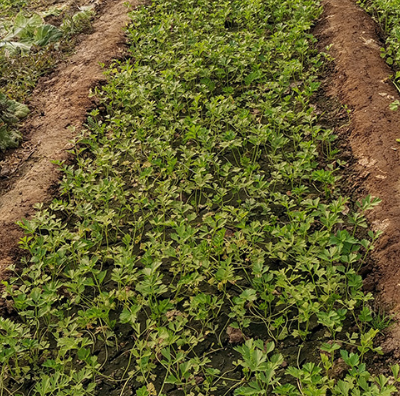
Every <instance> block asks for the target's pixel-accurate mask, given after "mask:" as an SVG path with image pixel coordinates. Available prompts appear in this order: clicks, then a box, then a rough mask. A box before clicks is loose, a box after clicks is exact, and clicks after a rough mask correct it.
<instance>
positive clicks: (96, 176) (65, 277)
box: [0, 0, 399, 396]
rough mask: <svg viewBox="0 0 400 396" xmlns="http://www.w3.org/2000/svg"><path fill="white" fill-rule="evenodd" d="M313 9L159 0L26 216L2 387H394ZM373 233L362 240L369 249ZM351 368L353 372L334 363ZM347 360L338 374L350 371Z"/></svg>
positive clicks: (21, 390)
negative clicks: (383, 363) (325, 108)
mask: <svg viewBox="0 0 400 396" xmlns="http://www.w3.org/2000/svg"><path fill="white" fill-rule="evenodd" d="M320 11H321V10H320V7H319V5H318V2H315V1H309V0H295V1H293V0H291V1H282V0H279V1H278V0H264V1H261V0H240V1H239V0H230V1H210V0H162V1H161V0H154V1H153V3H152V5H149V6H146V7H141V8H139V9H138V10H135V11H133V12H132V13H131V17H132V24H131V26H130V27H129V29H128V36H129V40H130V43H131V55H132V56H131V58H130V59H129V60H126V61H123V62H119V63H116V64H114V65H113V66H112V68H111V69H110V70H109V71H108V76H109V83H108V85H106V86H105V87H103V88H102V89H99V90H98V91H97V93H96V94H97V96H98V97H99V100H100V102H101V106H100V108H101V109H103V110H101V111H100V110H94V111H93V112H92V113H91V116H90V117H89V118H88V123H87V124H88V125H87V129H86V130H85V131H84V132H83V134H82V136H81V137H80V139H79V142H78V144H77V146H76V149H75V150H74V153H75V155H76V164H75V165H72V166H71V165H66V164H60V165H61V167H62V169H63V173H64V179H63V181H62V182H61V197H60V198H57V199H55V200H54V201H53V202H52V203H51V204H50V206H49V207H48V208H45V207H43V206H42V205H39V206H38V212H37V215H36V217H35V218H34V219H33V220H31V221H26V220H25V221H23V222H22V223H21V226H22V227H23V228H24V230H25V231H26V237H25V238H24V239H22V240H21V247H23V248H24V249H26V251H27V258H26V259H24V260H23V261H22V266H21V267H18V266H17V267H15V268H14V270H15V275H14V277H12V278H11V279H10V280H9V281H8V282H5V289H6V292H5V293H4V297H5V298H6V299H7V302H8V305H9V307H10V308H11V307H12V308H13V310H14V311H15V314H13V315H11V316H10V318H0V344H1V345H2V346H3V348H2V349H1V350H0V362H1V371H0V373H1V374H0V388H1V389H2V391H1V392H0V394H2V395H3V394H4V395H6V394H11V395H17V394H18V395H35V396H36V395H40V396H44V395H74V396H78V395H121V396H122V395H132V394H133V395H138V396H150V395H159V396H162V395H170V396H172V395H175V396H177V395H198V396H200V395H292V396H295V395H352V396H356V395H390V394H394V393H395V392H396V388H395V386H394V385H393V383H395V382H396V381H397V382H398V381H399V366H397V365H396V366H394V367H393V368H392V372H393V375H392V376H391V377H390V378H386V377H385V376H383V375H380V376H374V375H371V374H370V373H369V371H368V367H367V365H366V361H367V359H369V358H371V357H372V356H373V355H374V354H377V353H380V349H379V348H378V347H376V346H374V338H375V336H376V335H377V334H378V332H379V331H380V330H381V327H382V324H384V321H385V318H383V319H382V317H381V316H379V315H376V314H375V313H374V312H373V310H372V309H371V306H372V304H371V302H372V296H371V294H364V293H363V291H362V278H361V276H360V275H358V270H359V269H360V268H361V267H362V265H363V264H364V263H365V261H366V260H367V257H368V253H369V252H370V250H371V249H373V243H374V241H375V240H376V238H377V237H378V236H379V234H374V233H373V232H372V231H368V230H367V223H366V220H365V218H364V213H365V212H366V211H368V210H370V209H372V208H373V207H374V206H375V205H377V204H378V203H379V200H377V199H372V198H371V197H366V198H365V199H364V200H362V201H361V202H359V203H357V204H354V205H353V204H352V203H351V202H350V201H349V199H348V198H347V197H343V196H340V195H339V194H338V192H337V191H338V181H339V179H340V161H338V160H335V155H336V154H337V150H335V148H334V140H335V136H333V134H332V131H331V130H325V129H323V128H321V127H320V126H318V123H317V118H316V115H315V114H314V107H313V106H312V103H311V101H312V99H313V97H314V96H315V94H316V92H317V91H318V89H319V85H320V84H319V82H318V78H317V76H318V74H319V72H320V71H321V68H322V67H323V60H324V58H323V56H322V55H320V54H318V53H317V52H316V51H315V49H314V43H315V39H314V38H313V37H312V36H311V35H310V33H309V31H310V27H311V26H312V24H313V21H314V20H315V18H317V17H318V15H319V14H320ZM360 230H364V231H363V235H364V237H359V235H360ZM339 357H340V358H341V360H338V358H339ZM339 365H341V367H342V368H343V369H342V371H341V374H338V370H337V368H338V366H339Z"/></svg>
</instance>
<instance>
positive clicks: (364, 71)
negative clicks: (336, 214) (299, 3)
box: [314, 0, 400, 350]
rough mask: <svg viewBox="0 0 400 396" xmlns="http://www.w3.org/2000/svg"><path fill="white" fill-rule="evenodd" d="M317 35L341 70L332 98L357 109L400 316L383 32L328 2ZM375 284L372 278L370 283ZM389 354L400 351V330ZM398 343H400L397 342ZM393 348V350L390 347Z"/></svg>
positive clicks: (380, 255) (361, 166) (393, 121)
mask: <svg viewBox="0 0 400 396" xmlns="http://www.w3.org/2000/svg"><path fill="white" fill-rule="evenodd" d="M322 3H323V7H324V13H323V15H322V17H321V19H320V21H319V23H318V25H317V26H316V29H315V31H314V34H315V35H316V36H317V38H318V39H319V45H320V48H321V49H322V50H324V49H325V48H326V47H327V46H328V45H332V47H331V49H330V54H331V55H333V57H334V59H335V60H334V64H335V71H334V74H333V75H332V76H331V77H330V84H329V85H330V88H329V92H328V94H329V95H331V96H333V97H337V98H339V99H340V101H341V103H342V104H344V105H347V106H348V107H349V108H350V109H351V125H350V134H349V136H348V137H346V139H348V141H349V145H350V146H351V151H352V153H353V157H354V158H355V160H356V165H355V168H356V171H357V174H358V177H359V182H360V183H362V184H363V185H365V187H366V190H367V191H368V192H369V193H370V194H371V195H373V196H378V197H380V198H381V199H382V204H381V205H380V206H379V207H378V208H376V209H375V210H374V211H372V212H371V214H370V216H369V219H370V221H371V222H372V225H373V228H374V229H381V230H383V231H384V234H383V236H382V237H381V238H380V240H379V243H378V244H377V246H376V250H375V252H374V254H373V259H374V261H375V269H374V271H373V275H372V276H373V277H374V279H373V282H375V283H376V285H377V286H376V288H377V291H378V300H379V301H380V302H381V303H383V304H384V305H385V306H386V307H389V308H390V309H391V310H392V311H393V312H395V313H397V314H399V313H400V145H399V144H398V143H396V139H398V138H400V112H393V111H391V110H390V109H389V104H390V103H391V102H393V100H394V99H398V98H399V95H398V92H397V90H396V88H395V87H394V86H393V84H392V83H391V81H390V75H391V74H393V72H392V71H391V69H390V68H389V67H388V65H387V64H386V63H385V61H384V60H383V59H382V58H381V57H380V48H381V47H382V46H383V43H382V42H380V38H379V28H378V26H377V25H376V24H375V22H374V21H373V20H372V19H371V18H370V16H369V15H368V14H366V13H365V12H364V11H363V10H362V9H361V8H360V7H359V6H357V5H356V4H355V2H354V1H352V0H324V1H323V2H322ZM370 281H371V279H369V282H370ZM393 335H394V337H393V340H391V341H388V344H387V345H386V349H387V350H389V349H394V348H398V347H399V346H400V326H396V327H395V328H394V329H393ZM396 339H397V341H396ZM389 344H390V345H389Z"/></svg>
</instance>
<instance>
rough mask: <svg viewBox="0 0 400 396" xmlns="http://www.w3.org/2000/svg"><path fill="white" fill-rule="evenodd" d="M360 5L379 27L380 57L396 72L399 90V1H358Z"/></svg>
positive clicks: (395, 77)
mask: <svg viewBox="0 0 400 396" xmlns="http://www.w3.org/2000/svg"><path fill="white" fill-rule="evenodd" d="M358 4H360V5H361V6H362V7H363V8H364V9H365V10H366V11H367V12H368V13H370V14H371V16H372V17H373V18H374V19H375V21H376V22H378V24H379V25H380V26H381V28H382V30H383V33H384V35H385V37H384V39H385V48H382V49H381V56H382V57H383V58H384V59H385V60H386V62H387V63H388V64H389V65H390V66H393V67H394V69H395V70H396V72H395V75H394V76H393V77H394V82H395V84H396V87H397V89H399V90H400V87H399V83H398V82H399V80H400V1H399V0H359V1H358Z"/></svg>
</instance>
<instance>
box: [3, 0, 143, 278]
mask: <svg viewBox="0 0 400 396" xmlns="http://www.w3.org/2000/svg"><path fill="white" fill-rule="evenodd" d="M101 3H102V4H101V7H100V9H99V13H98V15H97V16H96V21H95V22H94V23H93V30H92V33H91V34H90V35H85V36H83V37H82V40H81V41H80V43H79V44H78V46H77V47H76V51H75V54H74V55H72V56H71V57H70V58H69V59H68V60H67V61H65V62H64V63H62V64H61V65H60V66H59V67H58V68H57V70H56V71H55V72H54V73H53V74H52V75H50V76H49V77H47V78H46V79H43V80H42V81H41V82H40V83H39V84H38V86H37V88H36V89H35V91H34V92H33V95H32V100H31V102H30V103H29V107H30V108H31V110H32V113H31V115H30V117H29V118H28V119H27V121H26V122H25V124H24V127H23V133H24V137H25V141H24V143H23V145H22V146H21V147H20V148H19V149H17V150H14V151H13V152H12V153H9V154H8V155H7V156H6V157H5V159H4V160H3V161H2V162H1V163H0V278H1V277H2V274H3V275H4V271H5V268H6V267H7V266H9V265H10V264H11V263H12V262H13V258H14V257H15V255H16V254H17V251H18V249H17V246H18V241H19V238H20V237H22V236H23V234H22V232H21V229H20V228H19V227H18V226H17V225H16V222H17V221H20V220H21V219H23V218H29V217H30V216H31V215H32V214H33V213H34V209H33V206H34V205H35V204H36V203H38V202H46V201H48V200H49V199H50V198H51V196H52V186H55V185H56V182H57V181H58V179H59V177H60V173H59V170H58V168H57V166H56V165H54V164H53V163H52V161H54V160H66V159H67V158H68V152H67V150H68V149H70V148H71V147H72V144H71V143H70V141H71V140H72V139H73V138H74V137H75V135H76V134H77V133H78V132H79V130H80V128H81V127H82V123H83V122H84V121H85V118H86V116H87V112H88V110H90V109H91V108H93V106H94V104H93V103H92V100H91V99H90V98H89V92H90V89H91V88H93V87H95V86H96V85H99V84H100V83H102V82H103V81H104V80H105V77H104V75H103V70H102V67H101V66H100V64H101V63H104V64H109V63H110V62H111V61H112V60H113V59H118V58H121V57H123V56H124V55H125V54H126V51H127V46H126V39H125V35H124V31H123V28H124V27H125V26H126V24H127V23H128V20H129V18H128V9H127V7H126V6H125V4H126V3H129V4H130V5H131V6H136V5H137V4H138V1H137V0H118V1H117V0H104V1H102V2H101Z"/></svg>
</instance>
